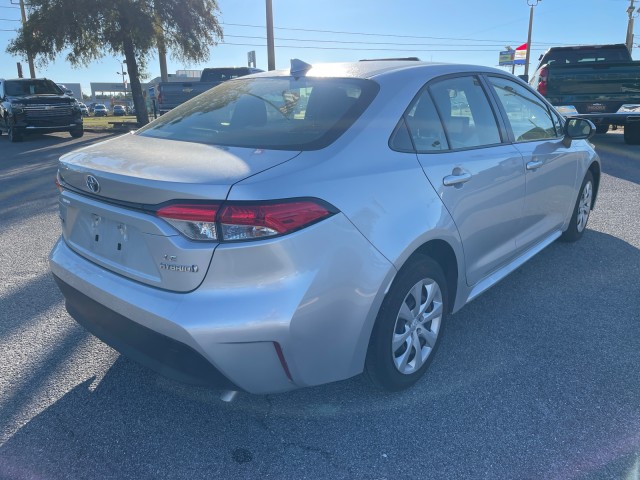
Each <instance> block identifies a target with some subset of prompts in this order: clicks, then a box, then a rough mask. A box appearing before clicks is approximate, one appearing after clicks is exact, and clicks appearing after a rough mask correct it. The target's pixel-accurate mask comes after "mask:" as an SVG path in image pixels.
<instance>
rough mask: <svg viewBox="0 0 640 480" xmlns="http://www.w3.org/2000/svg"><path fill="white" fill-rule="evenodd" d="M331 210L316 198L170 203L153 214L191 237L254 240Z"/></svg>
mask: <svg viewBox="0 0 640 480" xmlns="http://www.w3.org/2000/svg"><path fill="white" fill-rule="evenodd" d="M334 213H335V209H333V208H332V207H330V206H328V205H327V204H325V203H324V202H321V201H316V200H307V199H304V200H300V199H297V200H287V201H281V202H256V203H248V202H238V203H233V202H229V203H225V204H223V205H222V206H220V204H174V205H169V206H166V207H162V208H160V209H159V210H157V212H156V214H157V215H158V216H159V217H161V218H164V219H165V220H166V221H167V222H169V223H170V224H171V225H173V226H174V227H175V228H176V229H178V230H179V231H180V232H181V233H183V234H184V235H185V236H187V237H188V238H190V239H192V240H221V241H238V240H255V239H258V238H265V237H273V236H277V235H286V234H288V233H291V232H294V231H296V230H300V229H301V228H304V227H306V226H309V225H311V224H313V223H316V222H318V221H320V220H322V219H324V218H327V217H329V216H331V215H333V214H334Z"/></svg>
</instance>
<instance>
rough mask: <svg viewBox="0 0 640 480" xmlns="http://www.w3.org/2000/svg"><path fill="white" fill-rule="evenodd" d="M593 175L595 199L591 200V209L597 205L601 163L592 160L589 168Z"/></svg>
mask: <svg viewBox="0 0 640 480" xmlns="http://www.w3.org/2000/svg"><path fill="white" fill-rule="evenodd" d="M587 170H588V171H589V172H591V175H593V199H592V200H591V210H593V209H594V208H595V206H596V198H597V197H598V191H599V189H600V174H601V171H600V164H599V163H598V162H592V163H591V165H589V168H588V169H587Z"/></svg>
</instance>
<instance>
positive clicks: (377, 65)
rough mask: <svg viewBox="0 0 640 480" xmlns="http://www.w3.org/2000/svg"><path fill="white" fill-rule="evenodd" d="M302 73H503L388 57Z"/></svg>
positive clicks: (323, 66)
mask: <svg viewBox="0 0 640 480" xmlns="http://www.w3.org/2000/svg"><path fill="white" fill-rule="evenodd" d="M310 67H311V68H309V69H308V70H307V71H306V72H304V73H302V74H301V75H300V76H303V75H304V76H308V77H336V78H337V77H340V78H365V79H371V78H374V77H379V76H385V75H394V74H396V73H397V72H406V71H407V70H419V71H421V72H420V73H421V74H422V75H424V77H425V78H429V77H432V76H436V75H443V74H447V73H457V72H486V73H500V74H504V73H505V72H504V70H499V69H497V68H493V67H484V66H479V65H468V64H455V63H433V62H422V61H419V60H405V59H390V60H361V61H359V62H342V63H316V64H313V65H310ZM290 75H291V70H290V69H286V70H272V71H269V72H263V73H257V74H254V75H253V77H254V78H255V77H273V76H290Z"/></svg>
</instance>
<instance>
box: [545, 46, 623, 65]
mask: <svg viewBox="0 0 640 480" xmlns="http://www.w3.org/2000/svg"><path fill="white" fill-rule="evenodd" d="M630 60H631V58H630V57H629V52H628V50H627V49H625V48H623V49H614V48H593V49H586V48H585V49H575V50H556V51H552V52H549V53H548V54H547V55H545V57H544V60H543V63H548V64H550V65H551V64H555V65H571V64H576V63H591V62H601V63H616V62H628V61H630Z"/></svg>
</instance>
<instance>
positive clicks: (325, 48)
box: [220, 42, 544, 52]
mask: <svg viewBox="0 0 640 480" xmlns="http://www.w3.org/2000/svg"><path fill="white" fill-rule="evenodd" d="M220 43H221V44H222V45H233V46H244V47H266V44H264V43H230V42H220ZM276 47H277V48H305V49H311V50H348V51H367V52H495V51H496V50H495V48H492V49H484V50H469V49H437V48H429V49H416V48H409V49H401V48H344V47H314V46H302V45H276ZM531 50H539V51H543V50H544V49H542V48H532V49H531Z"/></svg>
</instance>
